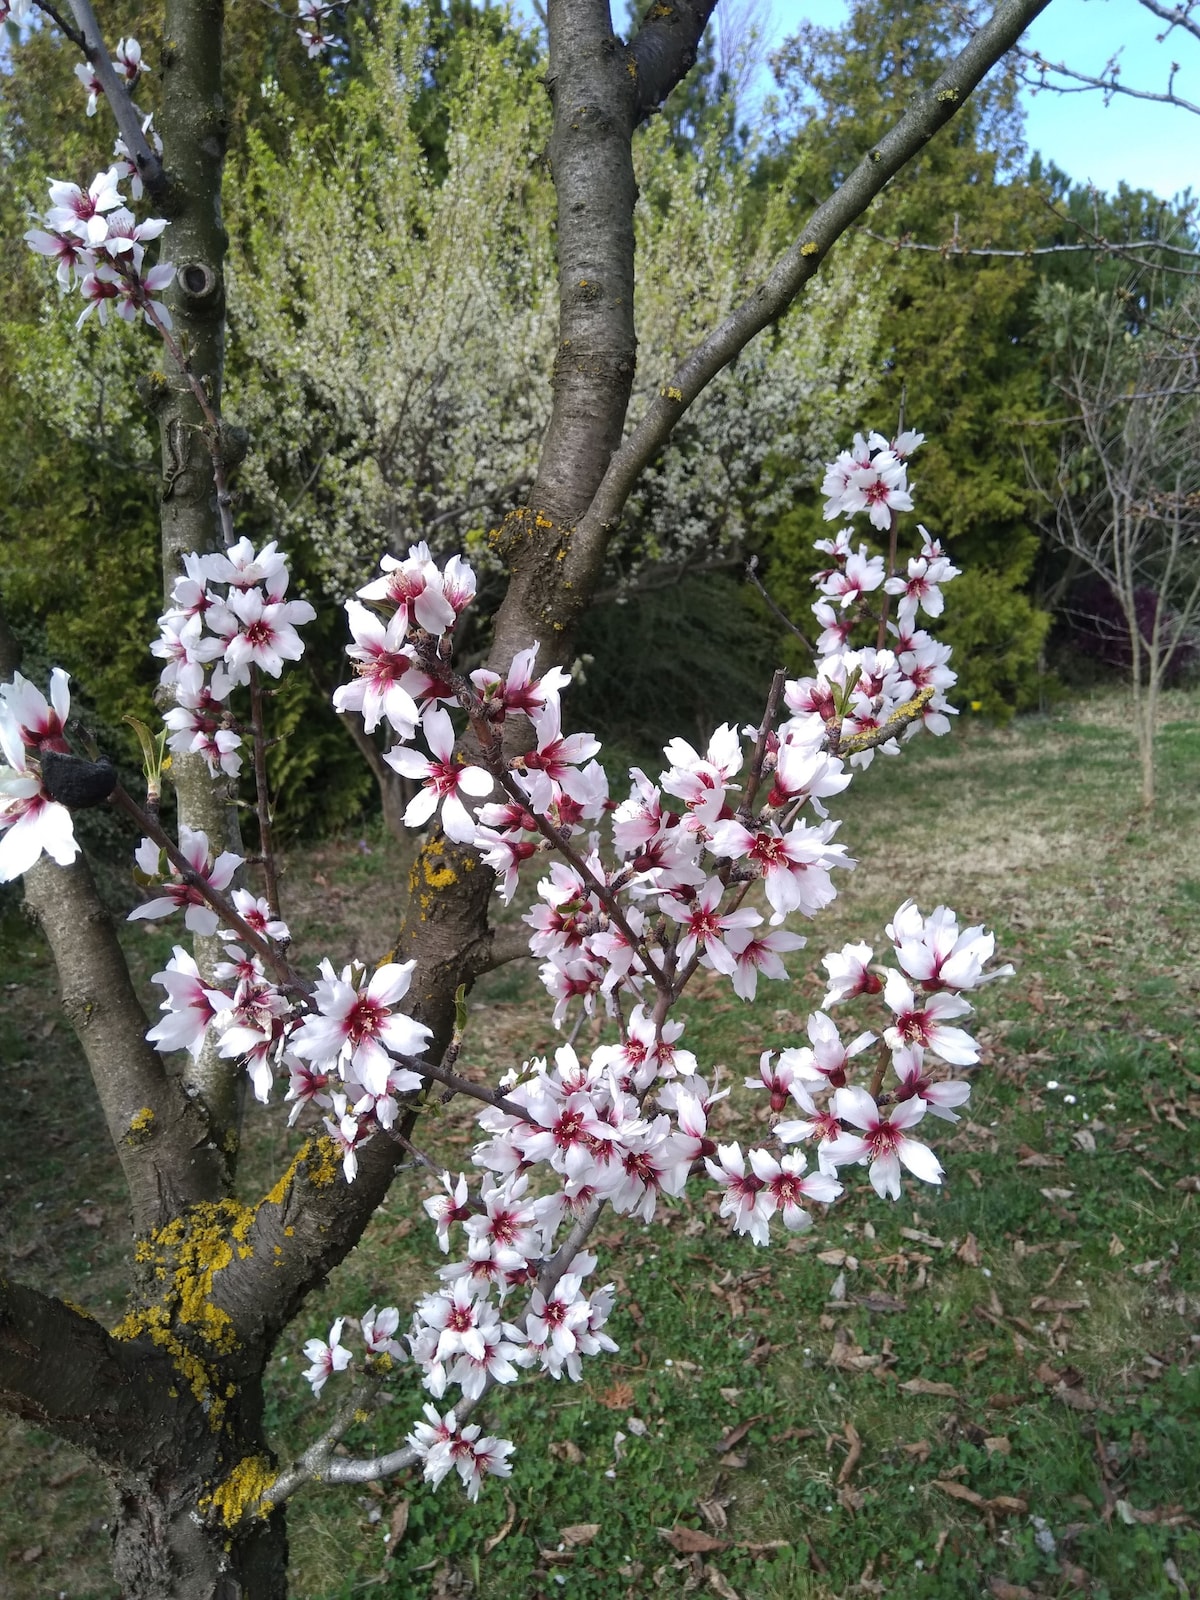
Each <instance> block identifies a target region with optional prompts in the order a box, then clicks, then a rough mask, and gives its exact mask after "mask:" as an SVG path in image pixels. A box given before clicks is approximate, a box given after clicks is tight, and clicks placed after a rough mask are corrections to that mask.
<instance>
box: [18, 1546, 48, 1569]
mask: <svg viewBox="0 0 1200 1600" xmlns="http://www.w3.org/2000/svg"><path fill="white" fill-rule="evenodd" d="M45 1548H46V1547H45V1545H40V1544H31V1545H30V1546H29V1548H28V1549H27V1550H22V1551H21V1560H22V1561H23V1562H24V1563H25V1564H26V1566H32V1565H33V1563H34V1562H35V1561H40V1560H41V1558H42V1556H43V1554H44V1553H45Z"/></svg>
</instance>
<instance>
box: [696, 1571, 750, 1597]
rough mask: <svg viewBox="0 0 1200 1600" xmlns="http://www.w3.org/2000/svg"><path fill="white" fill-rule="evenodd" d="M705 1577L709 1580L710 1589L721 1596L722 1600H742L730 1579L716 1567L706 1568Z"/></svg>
mask: <svg viewBox="0 0 1200 1600" xmlns="http://www.w3.org/2000/svg"><path fill="white" fill-rule="evenodd" d="M704 1576H705V1578H706V1579H707V1580H708V1587H709V1588H710V1589H711V1590H712V1592H713V1593H714V1594H716V1595H720V1597H721V1600H741V1596H740V1595H739V1594H738V1592H737V1590H736V1589H735V1588H734V1587H733V1585H732V1584H731V1583H730V1581H729V1579H728V1578H726V1577H725V1575H724V1574H723V1573H720V1572H718V1571H717V1569H716V1567H713V1566H708V1567H705V1569H704Z"/></svg>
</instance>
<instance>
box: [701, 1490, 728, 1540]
mask: <svg viewBox="0 0 1200 1600" xmlns="http://www.w3.org/2000/svg"><path fill="white" fill-rule="evenodd" d="M728 1503H729V1502H728V1501H727V1500H717V1499H716V1498H713V1499H712V1500H697V1501H696V1510H697V1511H698V1512H699V1513H700V1515H701V1516H702V1517H703V1518H704V1520H705V1522H707V1523H708V1525H709V1527H710V1528H715V1529H716V1531H717V1532H718V1533H724V1532H725V1529H726V1528H727V1527H728V1526H729V1518H728V1517H727V1516H726V1514H725V1507H726V1506H727V1505H728Z"/></svg>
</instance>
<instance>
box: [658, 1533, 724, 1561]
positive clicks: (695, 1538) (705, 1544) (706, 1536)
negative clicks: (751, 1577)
mask: <svg viewBox="0 0 1200 1600" xmlns="http://www.w3.org/2000/svg"><path fill="white" fill-rule="evenodd" d="M658 1536H659V1538H660V1539H663V1540H665V1542H666V1543H667V1544H669V1545H670V1546H671V1548H672V1550H678V1551H679V1553H680V1554H681V1555H685V1556H690V1555H697V1554H698V1555H704V1554H706V1553H707V1552H708V1551H710V1550H728V1548H729V1540H728V1539H716V1538H714V1537H713V1535H712V1534H711V1533H705V1532H704V1530H703V1529H702V1528H684V1527H678V1528H659V1529H658Z"/></svg>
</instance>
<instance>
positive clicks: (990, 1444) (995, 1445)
mask: <svg viewBox="0 0 1200 1600" xmlns="http://www.w3.org/2000/svg"><path fill="white" fill-rule="evenodd" d="M983 1448H984V1449H985V1450H986V1451H987V1453H988V1455H990V1456H1007V1455H1011V1453H1012V1440H1011V1439H1007V1438H1005V1436H1004V1435H1003V1434H1002V1433H993V1434H989V1435H988V1436H987V1437H986V1438H985V1439H984V1441H983Z"/></svg>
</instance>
